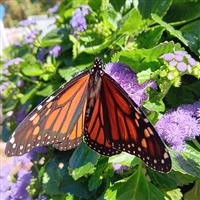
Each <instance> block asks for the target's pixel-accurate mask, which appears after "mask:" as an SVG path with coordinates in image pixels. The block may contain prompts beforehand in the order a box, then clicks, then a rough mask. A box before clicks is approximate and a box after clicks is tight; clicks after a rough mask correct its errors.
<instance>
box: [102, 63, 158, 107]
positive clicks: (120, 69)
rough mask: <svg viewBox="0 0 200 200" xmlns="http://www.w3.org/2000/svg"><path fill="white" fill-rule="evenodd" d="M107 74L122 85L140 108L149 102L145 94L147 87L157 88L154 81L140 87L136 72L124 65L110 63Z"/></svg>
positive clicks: (107, 66)
mask: <svg viewBox="0 0 200 200" xmlns="http://www.w3.org/2000/svg"><path fill="white" fill-rule="evenodd" d="M105 72H106V73H108V74H109V75H110V76H111V77H112V78H113V79H115V81H117V82H118V83H119V84H120V86H121V87H122V88H123V89H124V90H125V91H126V92H127V93H128V95H129V96H130V97H131V98H132V99H133V100H134V101H135V103H136V104H137V105H138V106H141V105H142V104H143V102H144V101H145V100H147V95H146V92H145V89H146V88H147V87H152V88H153V89H156V88H157V85H156V83H155V82H153V81H147V82H145V83H144V84H142V85H140V84H139V83H138V82H137V77H136V75H135V74H134V72H133V71H132V70H131V69H130V68H129V67H128V66H127V65H125V64H122V63H108V64H107V65H106V67H105Z"/></svg>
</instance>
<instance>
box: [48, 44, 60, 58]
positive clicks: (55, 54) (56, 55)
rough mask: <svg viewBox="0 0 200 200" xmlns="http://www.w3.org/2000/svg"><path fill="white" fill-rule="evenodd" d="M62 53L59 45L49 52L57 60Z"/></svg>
mask: <svg viewBox="0 0 200 200" xmlns="http://www.w3.org/2000/svg"><path fill="white" fill-rule="evenodd" d="M60 53H61V47H60V46H59V45H56V46H54V47H52V48H51V49H50V51H49V54H50V55H52V56H53V57H54V58H57V57H58V56H59V55H60Z"/></svg>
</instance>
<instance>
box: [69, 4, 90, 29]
mask: <svg viewBox="0 0 200 200" xmlns="http://www.w3.org/2000/svg"><path fill="white" fill-rule="evenodd" d="M88 14H89V7H88V6H86V5H82V6H80V7H79V8H77V9H76V10H75V12H74V14H73V16H72V18H71V20H70V26H71V27H72V29H73V31H74V32H75V33H76V32H83V31H85V30H86V28H87V22H86V19H85V16H86V15H88Z"/></svg>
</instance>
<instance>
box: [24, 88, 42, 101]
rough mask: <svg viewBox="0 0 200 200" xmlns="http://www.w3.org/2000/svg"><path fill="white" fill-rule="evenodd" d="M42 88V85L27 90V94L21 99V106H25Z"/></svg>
mask: <svg viewBox="0 0 200 200" xmlns="http://www.w3.org/2000/svg"><path fill="white" fill-rule="evenodd" d="M39 88H40V85H37V86H32V87H30V88H28V89H27V91H26V93H25V94H24V95H22V97H21V98H20V102H21V104H25V103H26V102H27V101H28V100H29V99H30V98H31V97H32V96H33V95H34V94H35V93H36V92H37V91H38V89H39Z"/></svg>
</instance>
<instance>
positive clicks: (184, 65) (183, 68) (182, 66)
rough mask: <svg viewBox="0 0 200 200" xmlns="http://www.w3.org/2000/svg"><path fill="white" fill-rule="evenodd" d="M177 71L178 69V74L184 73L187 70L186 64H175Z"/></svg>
mask: <svg viewBox="0 0 200 200" xmlns="http://www.w3.org/2000/svg"><path fill="white" fill-rule="evenodd" d="M177 69H178V71H180V72H185V71H186V69H187V65H186V63H184V62H180V63H178V64H177Z"/></svg>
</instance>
